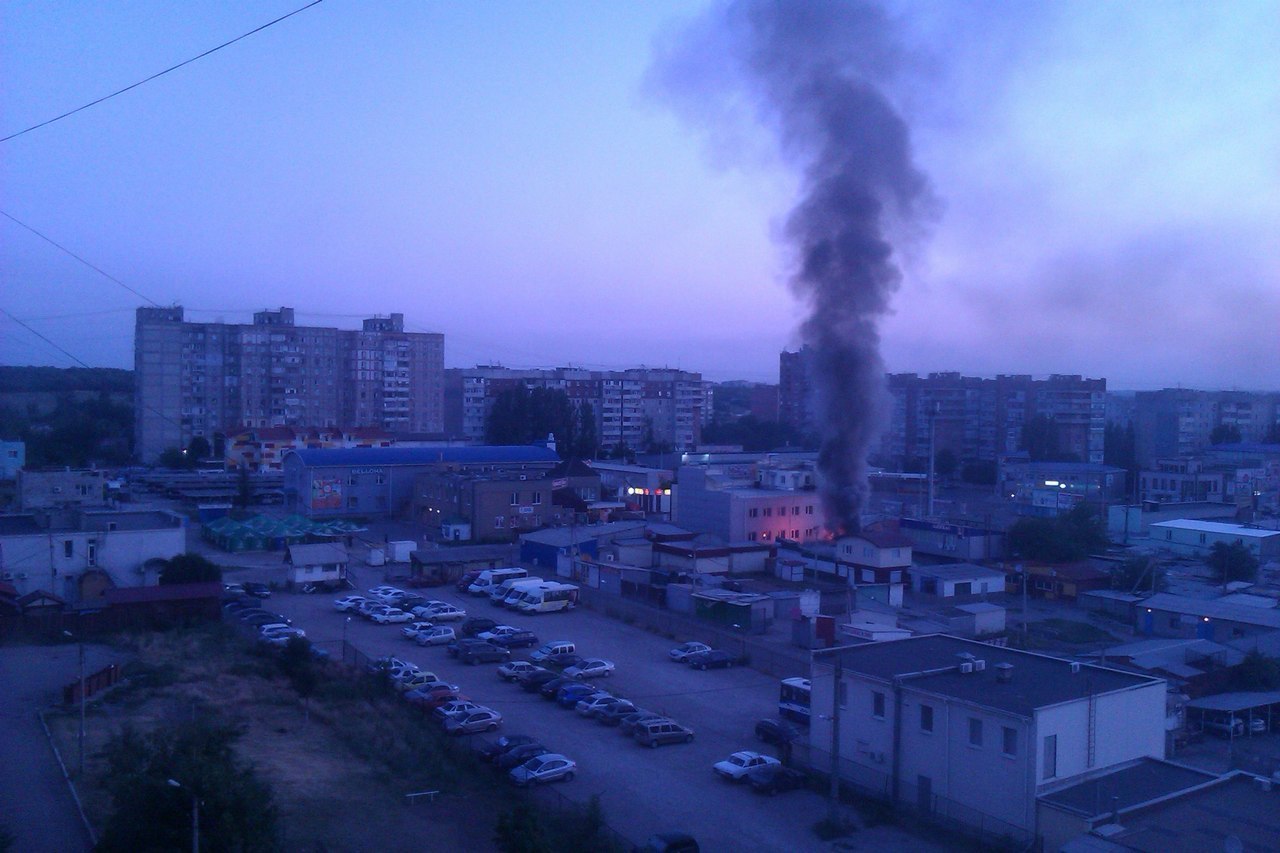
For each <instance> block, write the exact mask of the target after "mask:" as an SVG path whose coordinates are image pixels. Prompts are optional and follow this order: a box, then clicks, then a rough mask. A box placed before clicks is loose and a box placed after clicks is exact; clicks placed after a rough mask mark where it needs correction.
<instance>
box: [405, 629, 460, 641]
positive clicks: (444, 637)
mask: <svg viewBox="0 0 1280 853" xmlns="http://www.w3.org/2000/svg"><path fill="white" fill-rule="evenodd" d="M457 638H458V635H457V634H455V633H454V632H453V629H452V628H446V627H444V626H443V625H436V626H434V627H432V628H428V629H426V630H423V631H419V632H418V636H417V637H415V638H414V642H416V643H417V644H418V645H420V646H443V645H445V644H446V643H452V642H453V641H454V640H456V639H457Z"/></svg>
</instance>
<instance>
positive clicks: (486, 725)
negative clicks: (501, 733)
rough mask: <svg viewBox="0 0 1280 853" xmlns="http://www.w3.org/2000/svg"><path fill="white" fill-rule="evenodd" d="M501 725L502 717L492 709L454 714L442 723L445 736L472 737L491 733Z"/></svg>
mask: <svg viewBox="0 0 1280 853" xmlns="http://www.w3.org/2000/svg"><path fill="white" fill-rule="evenodd" d="M500 725H502V715H501V714H499V713H498V712H497V711H495V710H493V709H492V708H481V709H480V710H478V711H469V712H467V713H465V714H455V715H453V716H452V717H449V718H448V719H447V720H445V721H444V730H445V733H446V734H451V735H474V734H478V733H480V732H491V731H493V730H495V729H496V728H498V726H500Z"/></svg>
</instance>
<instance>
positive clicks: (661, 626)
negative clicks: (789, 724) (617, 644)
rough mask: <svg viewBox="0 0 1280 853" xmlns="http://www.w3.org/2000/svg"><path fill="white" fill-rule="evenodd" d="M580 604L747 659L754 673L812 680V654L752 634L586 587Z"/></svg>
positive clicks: (652, 630)
mask: <svg viewBox="0 0 1280 853" xmlns="http://www.w3.org/2000/svg"><path fill="white" fill-rule="evenodd" d="M578 604H579V605H580V606H582V607H586V608H587V609H589V610H594V611H597V612H599V613H602V614H604V615H605V616H608V617H609V618H611V619H618V620H621V621H623V622H626V623H627V624H628V625H634V626H636V627H638V628H641V629H642V630H646V631H650V632H652V633H655V634H660V635H661V636H664V637H670V638H672V639H679V640H681V641H687V640H697V641H698V642H701V643H706V644H707V645H708V646H712V647H713V648H717V649H724V650H725V651H727V652H731V653H733V654H736V655H738V656H740V657H742V658H745V659H746V660H747V661H749V662H750V665H751V667H752V669H756V670H759V671H760V672H763V673H765V674H766V675H772V676H775V677H777V678H791V677H792V676H803V677H805V678H808V677H809V652H808V651H807V650H804V649H795V650H791V649H786V648H776V647H773V646H769V645H766V644H765V643H763V642H760V641H759V640H755V639H752V638H751V636H750V635H748V634H743V633H741V632H738V631H730V630H725V629H721V628H717V627H716V626H714V625H710V624H708V623H706V622H702V621H700V620H698V619H695V618H694V617H692V616H688V615H685V614H683V613H676V612H674V611H671V610H661V609H658V608H655V607H653V606H652V605H649V604H644V603H642V602H639V601H631V600H628V599H625V598H619V597H618V596H616V595H610V594H609V593H605V592H601V591H600V590H598V589H591V588H590V587H583V588H582V589H580V590H579V591H578Z"/></svg>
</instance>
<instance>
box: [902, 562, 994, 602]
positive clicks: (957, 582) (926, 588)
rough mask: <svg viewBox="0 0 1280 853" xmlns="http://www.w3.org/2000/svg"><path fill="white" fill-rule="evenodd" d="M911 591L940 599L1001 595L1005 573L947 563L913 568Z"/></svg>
mask: <svg viewBox="0 0 1280 853" xmlns="http://www.w3.org/2000/svg"><path fill="white" fill-rule="evenodd" d="M910 574H911V588H912V589H913V590H914V591H916V592H918V593H923V594H925V595H936V596H938V597H939V598H968V597H970V596H976V595H987V594H989V593H996V592H1004V586H1005V576H1004V572H1001V571H999V570H998V569H988V568H984V567H983V566H979V565H975V564H974V563H950V564H946V565H941V566H912V567H911V572H910Z"/></svg>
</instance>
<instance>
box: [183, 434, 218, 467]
mask: <svg viewBox="0 0 1280 853" xmlns="http://www.w3.org/2000/svg"><path fill="white" fill-rule="evenodd" d="M212 454H213V447H212V446H211V445H210V444H209V439H207V438H205V437H204V436H203V435H197V436H196V437H195V438H193V439H191V443H190V444H188V445H187V456H189V457H190V458H191V459H194V460H195V461H197V462H199V461H200V460H201V459H208V458H209V457H210V456H211V455H212Z"/></svg>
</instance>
